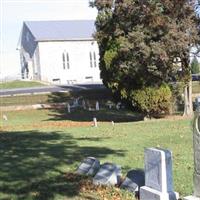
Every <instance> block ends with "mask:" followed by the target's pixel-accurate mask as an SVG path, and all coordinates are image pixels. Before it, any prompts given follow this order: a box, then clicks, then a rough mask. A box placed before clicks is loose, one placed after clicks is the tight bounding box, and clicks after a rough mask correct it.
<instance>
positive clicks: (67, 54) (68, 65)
mask: <svg viewBox="0 0 200 200" xmlns="http://www.w3.org/2000/svg"><path fill="white" fill-rule="evenodd" d="M66 57H67V69H69V68H70V64H69V53H66Z"/></svg>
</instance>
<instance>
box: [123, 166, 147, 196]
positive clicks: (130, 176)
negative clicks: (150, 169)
mask: <svg viewBox="0 0 200 200" xmlns="http://www.w3.org/2000/svg"><path fill="white" fill-rule="evenodd" d="M141 186H144V171H143V170H141V169H136V170H131V171H129V172H128V173H127V175H126V178H125V180H124V181H123V183H122V184H121V186H120V188H122V189H127V190H129V191H130V192H133V193H135V192H138V191H139V188H140V187H141Z"/></svg>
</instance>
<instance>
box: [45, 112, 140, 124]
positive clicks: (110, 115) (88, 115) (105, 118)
mask: <svg viewBox="0 0 200 200" xmlns="http://www.w3.org/2000/svg"><path fill="white" fill-rule="evenodd" d="M94 117H95V118H97V120H98V121H101V122H111V121H114V122H116V123H119V122H133V121H141V120H143V116H142V115H141V114H134V113H130V112H129V113H128V112H126V111H122V110H121V111H118V110H108V109H103V110H100V111H88V110H83V109H76V110H73V111H72V112H71V113H67V110H66V109H54V110H52V114H50V119H49V120H51V121H54V120H55V121H58V120H71V121H77V122H91V121H92V120H93V118H94Z"/></svg>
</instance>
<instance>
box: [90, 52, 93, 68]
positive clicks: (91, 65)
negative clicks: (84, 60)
mask: <svg viewBox="0 0 200 200" xmlns="http://www.w3.org/2000/svg"><path fill="white" fill-rule="evenodd" d="M90 67H93V64H92V52H90Z"/></svg>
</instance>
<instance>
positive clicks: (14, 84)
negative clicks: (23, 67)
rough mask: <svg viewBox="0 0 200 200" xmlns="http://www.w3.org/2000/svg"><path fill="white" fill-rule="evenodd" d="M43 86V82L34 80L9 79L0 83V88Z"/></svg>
mask: <svg viewBox="0 0 200 200" xmlns="http://www.w3.org/2000/svg"><path fill="white" fill-rule="evenodd" d="M37 86H44V84H42V83H39V82H35V81H11V82H5V83H0V89H14V88H26V87H37Z"/></svg>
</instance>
